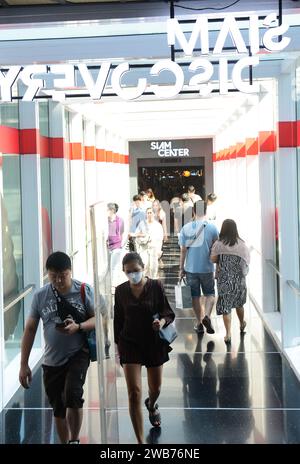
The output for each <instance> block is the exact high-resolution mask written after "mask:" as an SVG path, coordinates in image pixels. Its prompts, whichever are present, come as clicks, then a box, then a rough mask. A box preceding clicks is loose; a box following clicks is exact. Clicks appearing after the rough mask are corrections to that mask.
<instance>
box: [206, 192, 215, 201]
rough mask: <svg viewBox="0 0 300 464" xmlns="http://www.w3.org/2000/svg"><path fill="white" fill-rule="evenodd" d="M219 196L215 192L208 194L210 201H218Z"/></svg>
mask: <svg viewBox="0 0 300 464" xmlns="http://www.w3.org/2000/svg"><path fill="white" fill-rule="evenodd" d="M217 198H218V197H217V195H216V194H215V193H209V194H208V195H207V199H208V200H209V201H216V199H217Z"/></svg>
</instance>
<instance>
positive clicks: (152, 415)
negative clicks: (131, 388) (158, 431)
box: [145, 398, 161, 427]
mask: <svg viewBox="0 0 300 464" xmlns="http://www.w3.org/2000/svg"><path fill="white" fill-rule="evenodd" d="M149 401H150V399H149V398H146V399H145V406H146V408H147V409H148V411H149V421H150V422H151V425H153V427H160V424H161V417H160V412H159V409H158V404H157V403H155V405H154V408H153V409H150V408H149Z"/></svg>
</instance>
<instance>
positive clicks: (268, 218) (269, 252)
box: [258, 81, 277, 313]
mask: <svg viewBox="0 0 300 464" xmlns="http://www.w3.org/2000/svg"><path fill="white" fill-rule="evenodd" d="M275 95H276V83H275V81H273V82H271V83H268V84H267V83H264V87H263V88H262V91H261V93H260V98H259V115H258V116H259V131H260V154H259V189H260V205H261V242H260V243H261V247H260V252H261V255H262V260H261V266H262V288H263V295H262V302H261V305H262V306H261V308H262V310H263V311H264V312H265V313H267V312H274V311H276V310H277V303H276V299H277V298H276V274H275V272H274V271H272V269H271V267H270V265H268V264H267V260H272V261H273V262H275V259H276V258H275V189H274V188H275V169H274V157H275V151H276V145H275V142H276V140H275V134H276V116H275V115H276V113H275V112H276V100H275Z"/></svg>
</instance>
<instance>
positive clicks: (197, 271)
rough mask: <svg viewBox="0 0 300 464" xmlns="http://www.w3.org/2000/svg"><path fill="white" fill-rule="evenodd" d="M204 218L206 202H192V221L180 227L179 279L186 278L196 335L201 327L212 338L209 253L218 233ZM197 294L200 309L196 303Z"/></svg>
mask: <svg viewBox="0 0 300 464" xmlns="http://www.w3.org/2000/svg"><path fill="white" fill-rule="evenodd" d="M205 214H206V202H204V201H203V200H198V201H196V203H195V204H194V206H193V217H194V220H193V221H191V222H189V223H188V224H186V225H185V226H183V228H182V229H181V231H180V234H179V245H180V270H179V277H180V278H182V277H183V276H184V275H186V278H187V283H188V285H189V286H190V287H191V293H192V304H193V310H194V313H195V315H196V318H197V325H196V326H195V330H196V332H197V333H203V332H204V328H203V326H205V328H206V331H207V333H209V334H213V333H215V331H214V329H213V327H212V324H211V320H210V315H211V312H212V309H213V306H214V302H215V282H214V265H213V263H212V262H211V261H210V250H211V247H212V244H213V243H214V242H215V240H217V239H218V237H219V233H218V229H217V228H216V226H215V225H213V224H209V223H208V222H206V221H205ZM201 291H202V294H203V297H204V307H203V306H202V305H201V303H200V297H201ZM204 308H205V309H204ZM204 311H205V314H204Z"/></svg>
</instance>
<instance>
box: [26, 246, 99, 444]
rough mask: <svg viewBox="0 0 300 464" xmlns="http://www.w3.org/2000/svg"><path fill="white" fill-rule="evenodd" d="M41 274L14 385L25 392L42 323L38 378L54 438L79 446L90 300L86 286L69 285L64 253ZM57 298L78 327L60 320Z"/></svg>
mask: <svg viewBox="0 0 300 464" xmlns="http://www.w3.org/2000/svg"><path fill="white" fill-rule="evenodd" d="M46 269H47V271H48V277H49V281H50V283H49V284H47V285H45V286H44V287H43V288H41V289H40V290H38V291H37V292H36V293H35V295H34V298H33V302H32V306H31V311H30V313H29V317H28V319H27V322H26V326H25V330H24V335H23V338H22V344H21V367H20V373H19V380H20V383H21V385H22V386H23V387H24V388H29V383H30V382H31V377H32V374H31V370H30V368H29V365H28V360H29V356H30V352H31V349H32V345H33V342H34V339H35V335H36V331H37V328H38V325H39V320H40V319H42V321H43V329H44V337H45V352H44V359H43V371H44V372H43V373H44V376H43V378H44V385H45V390H46V394H47V396H48V399H49V402H50V404H51V406H52V408H53V412H54V417H55V422H56V427H57V432H58V435H59V438H60V440H61V442H62V443H68V442H69V443H79V432H80V428H81V424H82V404H83V401H84V400H83V399H82V395H83V385H84V382H85V377H86V372H87V369H88V366H89V363H90V359H89V352H88V349H87V346H86V334H85V332H89V331H90V330H92V329H94V328H95V313H94V295H93V290H92V288H91V287H90V286H89V285H87V284H82V283H81V282H79V281H78V280H74V279H72V274H71V260H70V258H69V256H68V255H66V254H65V253H62V252H60V251H57V252H55V253H52V255H50V256H49V257H48V259H47V262H46ZM57 298H61V299H62V300H63V302H64V301H65V307H67V308H68V309H70V313H72V314H73V315H74V314H76V316H77V315H78V316H79V317H78V319H77V320H82V321H83V322H81V323H78V322H76V320H75V318H73V317H70V315H67V317H65V318H64V320H62V319H61V317H60V316H59V311H58V305H57V301H58V300H57ZM63 302H62V303H63ZM69 304H70V305H71V307H70V306H68V305H69ZM67 314H68V313H67Z"/></svg>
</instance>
